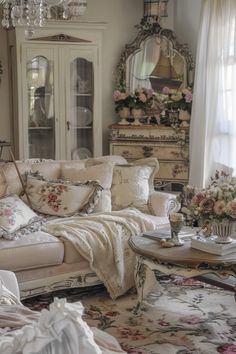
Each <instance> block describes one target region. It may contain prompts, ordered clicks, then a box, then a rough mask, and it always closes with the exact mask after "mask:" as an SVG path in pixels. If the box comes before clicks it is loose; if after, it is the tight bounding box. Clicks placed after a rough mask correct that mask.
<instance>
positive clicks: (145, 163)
mask: <svg viewBox="0 0 236 354" xmlns="http://www.w3.org/2000/svg"><path fill="white" fill-rule="evenodd" d="M158 168H159V164H158V161H157V159H156V158H153V157H151V158H147V159H141V160H136V161H134V162H133V163H129V164H126V165H115V167H114V172H113V181H112V187H111V196H112V210H120V209H124V208H127V207H135V208H137V209H139V210H141V211H143V212H145V213H147V212H149V213H150V212H151V210H150V209H149V195H150V193H151V192H152V191H153V190H154V187H153V186H154V176H155V174H156V173H157V171H158Z"/></svg>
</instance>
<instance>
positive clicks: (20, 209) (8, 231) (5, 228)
mask: <svg viewBox="0 0 236 354" xmlns="http://www.w3.org/2000/svg"><path fill="white" fill-rule="evenodd" d="M39 219H40V217H39V216H38V215H37V214H35V212H34V211H33V210H31V209H30V208H29V207H28V206H27V205H26V204H25V203H24V202H23V201H22V200H21V199H20V198H19V197H18V195H11V196H8V197H5V198H2V199H1V200H0V237H4V238H6V239H13V238H15V236H16V232H17V231H18V230H20V229H21V228H23V227H25V226H27V225H30V224H32V223H33V222H35V221H38V220H39Z"/></svg>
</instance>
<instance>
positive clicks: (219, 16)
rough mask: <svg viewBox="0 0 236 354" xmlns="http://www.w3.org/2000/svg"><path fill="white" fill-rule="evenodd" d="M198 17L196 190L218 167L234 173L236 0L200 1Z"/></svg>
mask: <svg viewBox="0 0 236 354" xmlns="http://www.w3.org/2000/svg"><path fill="white" fill-rule="evenodd" d="M201 19H202V20H201V21H202V22H201V26H200V32H199V39H198V48H197V60H196V72H195V83H194V100H193V107H192V123H191V128H190V146H191V148H190V161H191V163H190V181H189V182H190V184H193V185H195V186H197V187H200V188H202V187H205V186H206V185H208V182H209V180H210V177H211V176H213V175H214V174H215V170H216V169H218V170H224V171H226V172H232V174H233V175H236V27H235V22H236V1H235V0H204V1H203V5H202V16H201Z"/></svg>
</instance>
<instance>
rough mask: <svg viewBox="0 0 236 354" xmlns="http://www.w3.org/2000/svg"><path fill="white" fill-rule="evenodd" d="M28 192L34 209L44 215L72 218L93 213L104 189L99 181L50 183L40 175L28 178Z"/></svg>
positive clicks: (57, 181)
mask: <svg viewBox="0 0 236 354" xmlns="http://www.w3.org/2000/svg"><path fill="white" fill-rule="evenodd" d="M26 191H27V194H28V196H29V199H30V202H31V204H32V208H33V209H34V210H36V211H38V212H40V213H42V214H47V215H56V216H70V215H74V214H76V213H78V212H83V213H91V212H92V211H93V209H94V206H95V205H96V203H97V202H98V199H99V197H100V194H101V191H102V187H101V186H100V184H99V183H98V182H97V181H87V182H84V183H82V182H69V181H62V180H56V181H49V180H46V179H44V178H43V177H42V176H39V175H38V174H33V175H32V174H29V175H28V176H27V183H26Z"/></svg>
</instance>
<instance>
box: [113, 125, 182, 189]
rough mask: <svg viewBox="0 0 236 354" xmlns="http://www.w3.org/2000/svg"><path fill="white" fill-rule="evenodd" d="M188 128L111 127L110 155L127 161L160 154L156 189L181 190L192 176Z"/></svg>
mask: <svg viewBox="0 0 236 354" xmlns="http://www.w3.org/2000/svg"><path fill="white" fill-rule="evenodd" d="M188 137H189V129H188V128H179V129H174V128H172V127H170V126H162V125H155V126H152V125H139V126H134V125H120V124H114V125H111V126H110V130H109V145H110V154H113V155H122V156H124V157H125V158H126V159H127V160H128V161H132V160H135V159H141V158H146V157H151V156H153V157H157V159H158V161H159V165H160V168H159V171H158V173H157V175H156V178H155V188H157V189H158V188H160V187H164V186H169V187H170V188H171V189H172V188H173V190H174V189H175V188H176V190H178V189H181V185H184V184H186V183H187V182H188V176H189V138H188Z"/></svg>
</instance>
